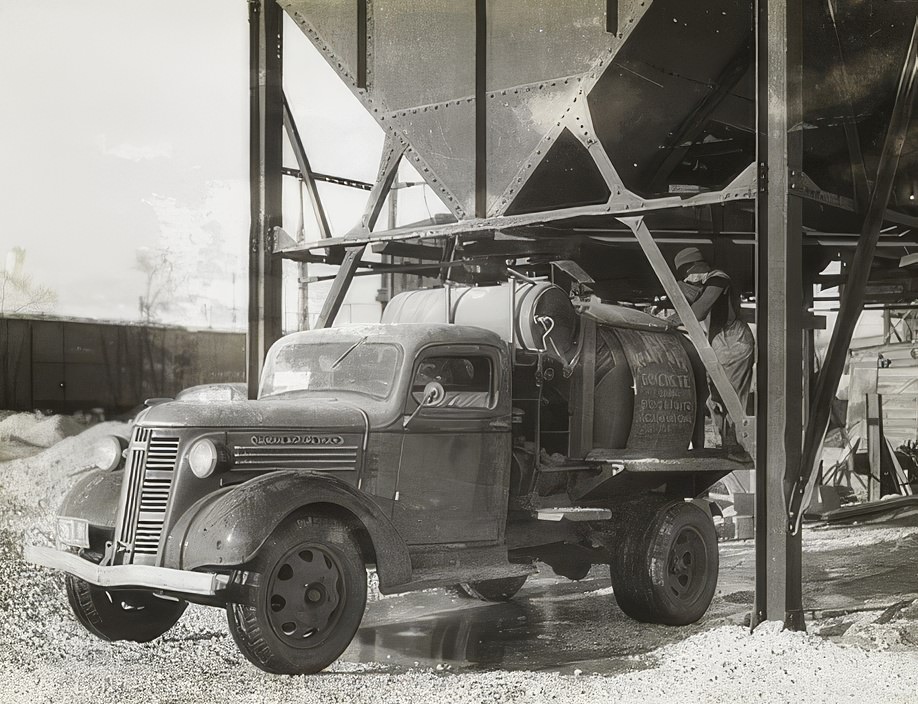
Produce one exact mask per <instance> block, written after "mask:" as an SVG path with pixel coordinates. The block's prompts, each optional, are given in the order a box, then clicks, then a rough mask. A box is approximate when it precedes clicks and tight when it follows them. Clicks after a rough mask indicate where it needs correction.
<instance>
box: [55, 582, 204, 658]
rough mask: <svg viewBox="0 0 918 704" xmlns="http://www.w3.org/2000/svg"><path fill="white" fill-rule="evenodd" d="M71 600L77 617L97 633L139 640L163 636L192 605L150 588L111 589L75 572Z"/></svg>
mask: <svg viewBox="0 0 918 704" xmlns="http://www.w3.org/2000/svg"><path fill="white" fill-rule="evenodd" d="M67 600H68V601H69V602H70V608H71V609H73V613H74V615H75V616H76V617H77V620H78V621H79V622H80V623H81V624H82V625H83V626H84V627H85V628H86V630H88V631H89V632H90V633H92V634H93V635H96V636H98V637H99V638H101V639H102V640H110V641H113V640H132V641H134V642H137V643H146V642H148V641H151V640H153V639H154V638H159V636H161V635H162V634H163V633H165V632H166V631H168V630H169V629H170V628H172V627H173V626H174V625H175V624H176V623H177V622H178V620H179V618H181V616H182V614H183V613H184V611H185V607H187V606H188V603H187V602H185V601H167V600H165V599H160V598H159V597H157V596H154V595H153V594H150V593H149V592H140V591H128V590H113V591H108V590H106V589H103V588H102V587H97V586H96V585H94V584H90V583H89V582H84V581H83V580H82V579H77V578H76V577H74V576H72V575H67Z"/></svg>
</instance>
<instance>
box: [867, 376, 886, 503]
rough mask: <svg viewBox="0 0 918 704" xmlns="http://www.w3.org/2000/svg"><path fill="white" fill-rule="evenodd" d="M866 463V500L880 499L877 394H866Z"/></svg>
mask: <svg viewBox="0 0 918 704" xmlns="http://www.w3.org/2000/svg"><path fill="white" fill-rule="evenodd" d="M866 409H867V463H868V465H869V467H870V478H869V480H868V482H867V500H868V501H878V500H879V498H880V484H881V482H880V477H881V476H882V474H881V473H882V471H883V468H882V465H883V460H882V456H881V454H880V451H881V447H882V441H883V440H882V438H883V418H882V414H883V408H882V402H881V401H880V396H879V395H878V394H867V406H866Z"/></svg>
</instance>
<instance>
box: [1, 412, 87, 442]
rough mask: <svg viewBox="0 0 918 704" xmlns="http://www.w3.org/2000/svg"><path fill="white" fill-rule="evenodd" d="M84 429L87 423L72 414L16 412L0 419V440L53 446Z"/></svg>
mask: <svg viewBox="0 0 918 704" xmlns="http://www.w3.org/2000/svg"><path fill="white" fill-rule="evenodd" d="M84 430H86V425H85V424H83V423H81V422H79V421H78V420H76V419H75V418H72V417H70V416H43V415H41V414H33V413H16V414H13V415H10V416H8V417H6V418H4V419H3V420H0V442H2V441H4V440H15V441H19V442H24V443H28V444H29V445H36V446H38V447H51V446H52V445H55V444H57V443H59V442H60V441H61V440H63V439H64V438H69V437H71V436H73V435H78V434H79V433H82V432H83V431H84Z"/></svg>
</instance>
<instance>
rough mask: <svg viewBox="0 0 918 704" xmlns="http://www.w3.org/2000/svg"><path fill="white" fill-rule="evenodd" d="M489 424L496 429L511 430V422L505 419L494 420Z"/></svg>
mask: <svg viewBox="0 0 918 704" xmlns="http://www.w3.org/2000/svg"><path fill="white" fill-rule="evenodd" d="M488 426H489V427H491V428H493V429H494V430H510V423H509V422H508V421H505V420H492V421H491V422H490V423H488Z"/></svg>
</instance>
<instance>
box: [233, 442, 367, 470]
mask: <svg viewBox="0 0 918 704" xmlns="http://www.w3.org/2000/svg"><path fill="white" fill-rule="evenodd" d="M359 449H360V448H359V447H358V446H357V445H338V446H333V447H332V446H328V445H320V446H307V447H304V446H290V445H288V446H276V445H275V446H270V447H261V446H257V445H237V446H236V447H234V448H233V466H234V467H235V468H236V469H315V470H320V471H350V470H354V469H356V467H357V454H358V452H359Z"/></svg>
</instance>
